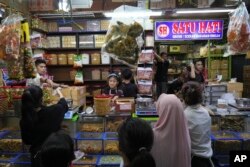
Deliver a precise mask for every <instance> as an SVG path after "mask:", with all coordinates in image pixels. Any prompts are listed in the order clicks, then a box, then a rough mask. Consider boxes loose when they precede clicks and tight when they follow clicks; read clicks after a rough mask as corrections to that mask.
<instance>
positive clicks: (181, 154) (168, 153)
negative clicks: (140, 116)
mask: <svg viewBox="0 0 250 167" xmlns="http://www.w3.org/2000/svg"><path fill="white" fill-rule="evenodd" d="M156 110H157V113H158V115H159V119H158V121H157V122H156V124H155V127H154V128H153V131H154V144H153V148H152V151H151V153H152V155H153V157H154V159H155V162H156V167H190V166H191V146H190V136H189V132H188V127H187V120H186V118H185V115H184V109H183V105H182V103H181V101H180V100H179V99H178V98H177V97H176V96H175V95H173V94H172V95H167V94H165V93H164V94H161V95H160V97H159V98H158V100H157V103H156Z"/></svg>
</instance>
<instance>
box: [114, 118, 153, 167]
mask: <svg viewBox="0 0 250 167" xmlns="http://www.w3.org/2000/svg"><path fill="white" fill-rule="evenodd" d="M118 140H119V150H120V152H121V155H122V157H123V162H122V164H121V165H120V166H121V167H155V161H154V158H153V157H152V155H151V154H150V150H151V148H152V145H153V140H154V136H153V131H152V128H151V127H150V125H149V124H148V123H147V122H146V121H144V120H141V119H139V118H129V119H127V120H126V121H125V122H123V123H122V124H121V126H120V127H119V130H118Z"/></svg>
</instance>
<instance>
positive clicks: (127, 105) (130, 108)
mask: <svg viewBox="0 0 250 167" xmlns="http://www.w3.org/2000/svg"><path fill="white" fill-rule="evenodd" d="M115 111H116V112H131V113H133V112H135V100H134V98H118V99H117V100H116V104H115Z"/></svg>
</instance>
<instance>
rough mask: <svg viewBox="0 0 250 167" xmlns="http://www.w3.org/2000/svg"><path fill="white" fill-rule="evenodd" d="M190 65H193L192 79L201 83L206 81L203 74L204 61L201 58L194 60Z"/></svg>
mask: <svg viewBox="0 0 250 167" xmlns="http://www.w3.org/2000/svg"><path fill="white" fill-rule="evenodd" d="M190 66H191V73H190V78H191V80H192V81H196V82H199V83H204V82H205V79H204V76H203V63H202V61H201V60H200V59H197V60H194V62H193V63H191V64H190Z"/></svg>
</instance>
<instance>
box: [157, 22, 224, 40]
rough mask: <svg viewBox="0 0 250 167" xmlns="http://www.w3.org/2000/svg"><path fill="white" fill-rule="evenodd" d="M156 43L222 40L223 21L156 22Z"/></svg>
mask: <svg viewBox="0 0 250 167" xmlns="http://www.w3.org/2000/svg"><path fill="white" fill-rule="evenodd" d="M154 28H155V29H154V31H155V41H166V40H208V39H222V37H223V20H180V21H155V27H154Z"/></svg>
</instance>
